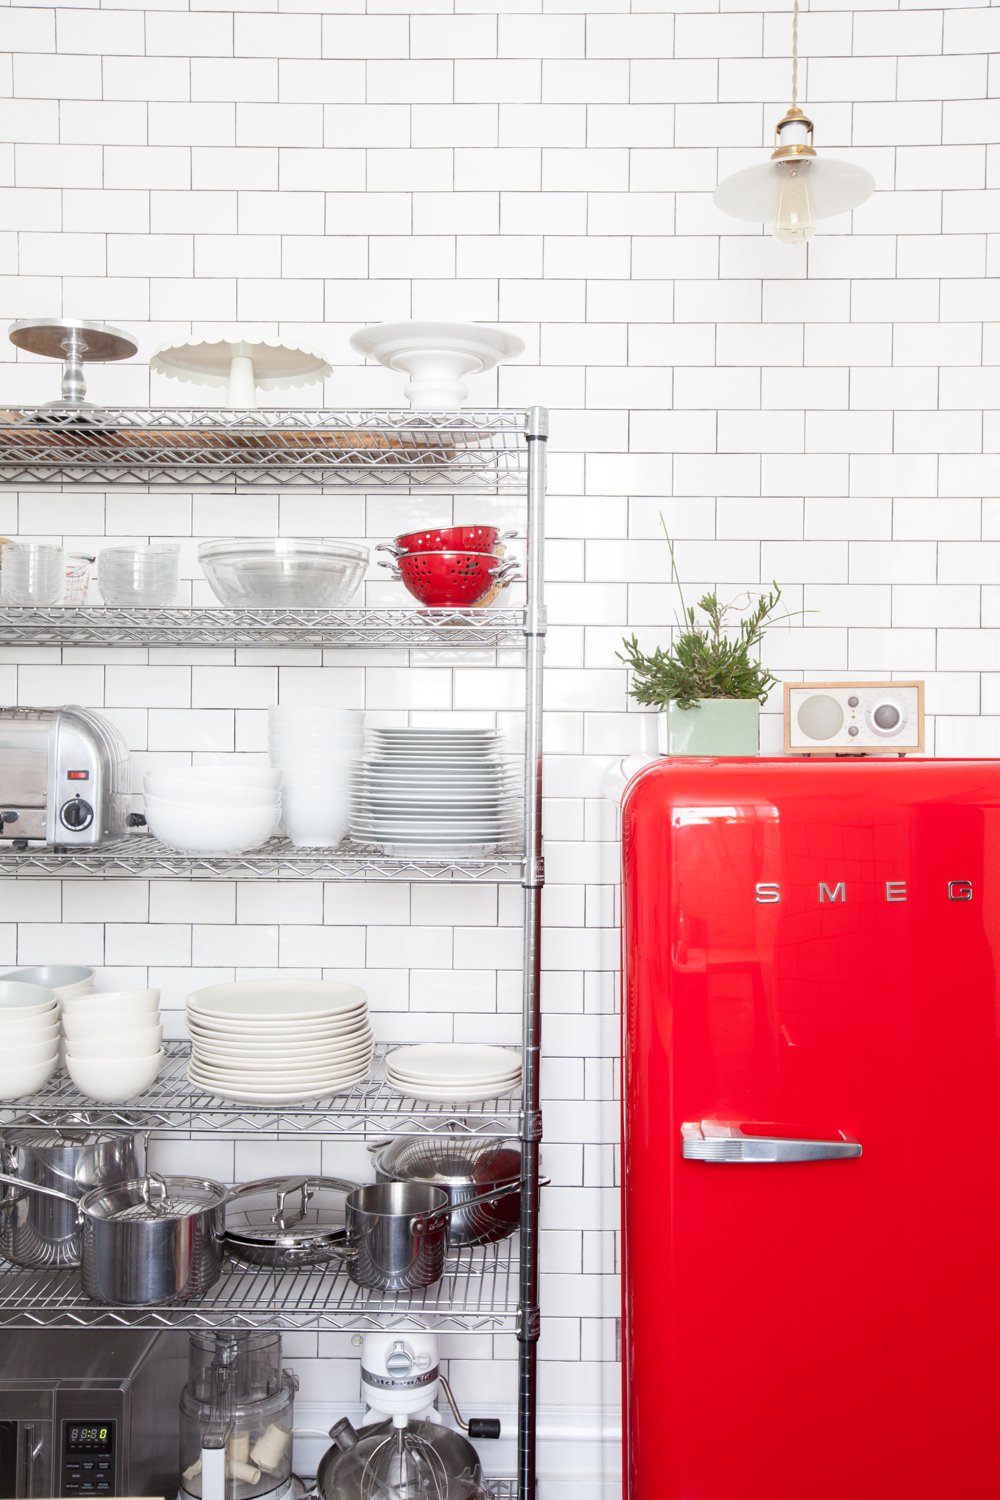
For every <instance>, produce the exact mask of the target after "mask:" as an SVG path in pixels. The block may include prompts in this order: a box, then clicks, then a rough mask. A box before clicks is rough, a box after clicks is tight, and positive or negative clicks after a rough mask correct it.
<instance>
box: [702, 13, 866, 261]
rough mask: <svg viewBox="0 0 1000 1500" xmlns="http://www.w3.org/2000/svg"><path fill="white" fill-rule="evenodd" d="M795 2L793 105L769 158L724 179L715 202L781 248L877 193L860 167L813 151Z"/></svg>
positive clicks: (799, 242) (777, 129) (780, 125)
mask: <svg viewBox="0 0 1000 1500" xmlns="http://www.w3.org/2000/svg"><path fill="white" fill-rule="evenodd" d="M798 96H799V0H794V5H793V9H792V102H791V104H790V105H789V107H788V109H787V110H786V111H785V113H784V115H783V116H782V117H781V119H780V120H779V121H778V123H777V125H776V126H775V132H774V143H775V144H774V150H773V151H772V153H771V160H770V161H767V162H761V163H760V165H759V166H756V167H747V168H745V169H744V170H743V171H742V172H734V173H733V175H732V176H731V177H727V178H725V180H724V181H723V182H720V183H719V186H718V187H717V188H716V190H715V203H716V206H717V207H718V208H721V209H722V211H723V213H726V214H732V216H733V218H734V219H753V220H755V221H756V222H757V223H764V224H769V225H770V228H771V233H772V234H773V235H774V238H775V239H776V240H780V241H781V243H782V244H783V245H802V244H804V243H805V241H806V240H807V239H808V238H809V236H810V235H811V234H812V233H813V231H814V230H815V228H816V220H817V219H828V218H830V217H831V216H832V215H834V214H844V213H847V211H848V210H849V209H852V208H857V206H858V204H859V203H864V201H865V199H866V198H870V197H871V195H872V193H873V192H874V191H875V179H874V178H873V177H872V175H871V173H870V172H866V171H865V169H864V167H855V166H852V165H851V163H850V162H846V161H830V160H829V159H827V158H820V157H818V156H817V155H816V152H815V150H814V149H813V143H812V142H813V122H812V120H810V119H808V118H807V116H806V115H804V114H803V112H802V110H801V109H799V105H798Z"/></svg>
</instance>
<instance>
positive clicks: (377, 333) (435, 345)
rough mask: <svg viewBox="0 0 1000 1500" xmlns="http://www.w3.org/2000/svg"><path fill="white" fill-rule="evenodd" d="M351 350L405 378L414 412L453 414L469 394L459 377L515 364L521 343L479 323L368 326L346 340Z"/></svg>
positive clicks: (521, 350)
mask: <svg viewBox="0 0 1000 1500" xmlns="http://www.w3.org/2000/svg"><path fill="white" fill-rule="evenodd" d="M351 348H352V349H356V350H357V351H358V353H359V354H364V355H365V356H366V357H367V358H369V359H377V360H378V362H379V364H382V365H385V366H386V368H387V369H390V370H402V371H404V373H405V374H407V375H409V377H410V379H409V383H408V384H407V385H406V386H405V387H404V395H405V396H406V398H407V400H408V401H409V403H410V405H411V407H413V409H414V410H415V411H453V410H454V409H455V408H456V407H458V406H461V405H462V403H463V401H464V400H465V398H466V396H467V395H468V394H469V391H468V387H467V386H466V384H465V380H464V377H465V376H466V375H476V374H480V373H482V372H483V371H486V370H492V368H493V366H494V365H497V364H499V363H500V362H501V360H505V359H515V358H516V357H517V355H519V354H523V353H524V340H523V339H519V338H518V336H517V334H516V333H506V332H505V331H504V329H502V328H488V327H486V326H484V325H483V324H480V323H373V324H372V325H371V327H369V328H359V329H358V331H357V333H354V334H352V335H351Z"/></svg>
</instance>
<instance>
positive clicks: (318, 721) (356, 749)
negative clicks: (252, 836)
mask: <svg viewBox="0 0 1000 1500" xmlns="http://www.w3.org/2000/svg"><path fill="white" fill-rule="evenodd" d="M362 717H363V716H362V714H361V713H360V712H359V711H357V710H355V709H349V708H302V707H298V706H292V707H285V706H284V705H282V706H281V707H279V708H272V709H270V710H269V712H268V738H269V745H270V751H271V764H272V765H273V766H275V767H276V768H277V769H278V770H280V772H281V775H282V778H283V779H282V790H281V825H282V827H283V828H284V830H285V832H286V833H287V835H288V837H289V838H290V839H291V841H292V843H293V844H297V845H298V846H299V847H300V848H304V849H316V848H327V849H328V848H331V847H332V846H333V845H334V844H339V843H340V841H341V839H342V838H343V837H344V835H345V833H346V832H347V825H348V823H349V822H350V816H351V786H350V780H351V768H352V766H353V765H354V764H355V762H356V761H357V759H358V757H359V755H360V754H361V734H362Z"/></svg>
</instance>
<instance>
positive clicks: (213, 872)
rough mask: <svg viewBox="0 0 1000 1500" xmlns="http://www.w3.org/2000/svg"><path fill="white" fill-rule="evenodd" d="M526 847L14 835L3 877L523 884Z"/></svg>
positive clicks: (2, 856)
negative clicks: (463, 852) (398, 849)
mask: <svg viewBox="0 0 1000 1500" xmlns="http://www.w3.org/2000/svg"><path fill="white" fill-rule="evenodd" d="M523 872H524V858H523V855H522V852H521V850H520V849H518V848H513V847H510V846H506V845H500V844H498V845H496V847H495V848H494V849H493V850H491V852H490V853H488V854H484V855H481V856H480V855H477V856H476V857H475V858H473V857H470V858H468V859H463V858H460V857H458V856H449V857H448V858H432V857H424V856H421V855H417V854H407V855H395V856H394V855H391V854H385V853H383V852H381V851H380V850H379V849H377V848H375V847H374V846H372V845H369V844H361V843H358V842H356V841H355V840H354V839H350V838H346V839H344V841H343V842H342V843H340V844H338V845H337V847H336V848H334V849H300V848H297V847H296V845H294V844H292V843H290V842H289V841H288V839H284V838H273V839H268V841H267V843H266V844H263V845H262V846H261V848H259V849H255V850H254V851H253V852H252V853H251V854H225V855H222V854H211V855H210V854H178V853H177V852H176V851H175V850H172V849H167V848H165V847H164V846H163V845H162V844H161V843H160V842H159V841H158V840H157V839H155V838H154V837H153V835H152V834H151V833H146V832H145V831H142V830H139V829H136V830H135V831H133V832H132V833H126V834H122V835H121V836H120V837H119V838H117V839H111V840H109V841H108V842H107V843H106V844H101V845H99V846H98V847H97V848H95V849H68V850H64V851H60V850H58V849H51V848H48V847H47V846H45V845H39V844H26V845H25V846H24V847H18V846H17V841H16V840H14V839H7V840H5V841H4V842H3V843H0V878H2V877H3V876H5V875H6V876H11V875H19V876H24V875H43V876H46V877H47V878H48V879H49V880H52V879H59V880H66V879H70V878H73V877H79V876H88V875H91V876H93V875H99V876H102V877H105V878H109V877H119V878H121V877H126V878H131V879H133V880H152V879H156V880H163V879H177V880H196V879H206V880H279V879H282V878H285V879H289V880H483V881H491V882H492V881H499V882H511V881H519V880H520V879H521V877H522V874H523Z"/></svg>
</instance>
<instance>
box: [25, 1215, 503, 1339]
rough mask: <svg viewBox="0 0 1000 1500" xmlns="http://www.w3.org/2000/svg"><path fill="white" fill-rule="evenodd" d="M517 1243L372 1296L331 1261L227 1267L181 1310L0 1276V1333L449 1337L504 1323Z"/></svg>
mask: <svg viewBox="0 0 1000 1500" xmlns="http://www.w3.org/2000/svg"><path fill="white" fill-rule="evenodd" d="M516 1247H517V1236H516V1235H515V1236H513V1237H512V1238H510V1239H506V1240H501V1241H500V1242H499V1244H495V1245H480V1246H471V1247H470V1246H463V1247H462V1248H461V1249H458V1250H451V1251H449V1252H448V1255H447V1258H446V1261H445V1271H444V1275H443V1276H442V1278H441V1280H440V1281H438V1282H436V1283H435V1284H434V1285H433V1286H429V1287H424V1288H423V1289H421V1290H419V1291H413V1292H400V1293H392V1292H379V1291H372V1290H369V1289H368V1288H365V1287H359V1286H356V1285H355V1283H354V1282H353V1281H351V1280H350V1278H349V1277H348V1275H347V1272H346V1270H345V1269H344V1268H343V1267H342V1266H341V1265H340V1263H339V1262H337V1261H335V1262H333V1263H332V1264H331V1265H330V1266H329V1267H324V1268H323V1269H319V1270H318V1269H316V1268H315V1267H313V1268H311V1269H309V1270H302V1271H278V1270H271V1269H269V1268H266V1267H262V1266H250V1265H245V1264H243V1263H242V1262H238V1261H234V1260H229V1259H227V1260H226V1261H225V1263H224V1266H223V1272H222V1276H221V1277H220V1279H219V1280H218V1281H217V1282H216V1284H215V1286H214V1287H213V1288H212V1289H211V1291H209V1292H206V1293H205V1295H204V1296H202V1297H197V1298H193V1299H192V1300H191V1301H189V1302H175V1303H160V1304H157V1305H155V1306H144V1307H128V1306H124V1305H123V1306H112V1305H108V1304H104V1303H99V1302H92V1301H90V1299H89V1298H88V1297H85V1296H84V1294H83V1290H82V1288H81V1285H80V1273H79V1271H76V1270H58V1271H53V1270H49V1269H45V1270H39V1271H22V1270H17V1269H15V1268H14V1267H7V1266H4V1267H3V1269H2V1270H0V1328H211V1329H216V1328H266V1329H299V1330H313V1331H315V1332H320V1333H324V1332H332V1331H335V1330H338V1329H339V1330H347V1331H352V1330H360V1331H363V1330H365V1329H368V1328H386V1327H388V1328H392V1327H394V1326H395V1325H396V1324H397V1323H399V1322H402V1321H403V1320H404V1319H406V1318H412V1317H433V1318H434V1319H435V1322H436V1324H437V1326H438V1327H439V1328H441V1329H442V1330H447V1331H449V1332H465V1333H476V1332H482V1331H483V1330H486V1329H496V1328H503V1327H505V1326H506V1325H508V1324H512V1323H514V1321H515V1319H516V1313H517V1295H518V1258H517V1249H516Z"/></svg>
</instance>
